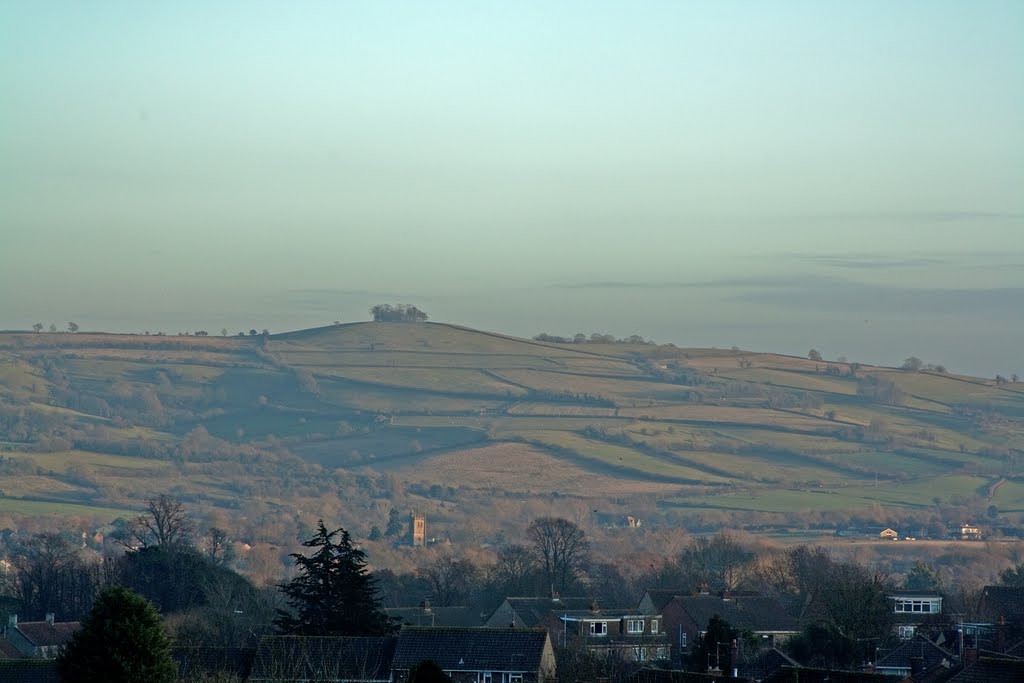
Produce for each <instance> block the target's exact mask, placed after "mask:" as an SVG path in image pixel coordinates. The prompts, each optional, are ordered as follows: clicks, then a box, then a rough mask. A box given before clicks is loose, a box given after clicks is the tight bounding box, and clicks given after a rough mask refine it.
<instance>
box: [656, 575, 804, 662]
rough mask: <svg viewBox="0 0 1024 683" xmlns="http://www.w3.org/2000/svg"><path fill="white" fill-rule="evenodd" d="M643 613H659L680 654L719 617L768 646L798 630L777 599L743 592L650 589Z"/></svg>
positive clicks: (670, 638)
mask: <svg viewBox="0 0 1024 683" xmlns="http://www.w3.org/2000/svg"><path fill="white" fill-rule="evenodd" d="M637 609H638V611H640V612H641V613H647V614H650V613H652V612H653V613H656V614H660V615H661V618H662V622H661V625H662V628H663V630H664V632H665V633H666V636H667V638H668V640H669V641H671V643H672V644H673V646H674V647H675V649H676V652H678V653H679V655H680V656H681V655H682V654H683V653H685V652H686V651H687V650H689V648H690V647H692V645H693V643H694V641H695V639H696V638H699V637H700V636H702V635H703V634H704V632H705V630H707V627H708V622H709V621H710V620H711V618H712V617H714V616H716V615H717V616H718V617H720V618H721V619H724V620H725V621H727V622H728V623H729V625H730V626H731V627H733V628H736V629H739V630H741V631H749V632H751V633H753V634H754V635H756V636H760V638H761V639H762V641H763V643H764V644H765V645H766V646H775V645H778V644H780V643H783V642H785V641H786V640H787V639H789V638H790V637H792V636H794V635H796V634H797V633H799V631H800V629H799V626H798V624H797V621H796V619H794V618H793V617H791V616H789V615H788V614H786V610H785V608H784V607H783V605H782V604H781V603H780V602H779V601H778V600H776V599H775V598H772V597H769V596H764V595H756V594H743V593H733V594H729V593H724V594H721V595H712V594H710V593H701V594H698V595H688V594H685V593H681V592H680V591H677V590H676V591H673V590H648V591H647V592H646V593H645V594H644V596H643V597H642V598H641V599H640V603H639V605H637Z"/></svg>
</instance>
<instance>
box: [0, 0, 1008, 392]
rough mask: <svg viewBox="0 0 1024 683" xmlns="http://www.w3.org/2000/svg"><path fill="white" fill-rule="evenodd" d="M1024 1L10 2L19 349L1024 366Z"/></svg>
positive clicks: (7, 165)
mask: <svg viewBox="0 0 1024 683" xmlns="http://www.w3.org/2000/svg"><path fill="white" fill-rule="evenodd" d="M1022 25H1024V3H1021V2H1014V1H1012V0H982V1H979V2H972V3H932V2H926V1H924V0H907V1H906V2H900V3H892V2H883V1H882V0H864V1H862V2H857V3H838V4H835V5H832V6H829V7H828V8H825V7H823V6H818V5H814V4H810V5H809V4H807V3H799V2H790V1H787V0H783V1H782V2H774V3H760V4H757V3H715V2H690V3H665V2H656V1H650V0H642V1H641V2H637V3H620V2H610V1H608V0H592V1H591V2H588V3H586V5H578V4H574V3H556V4H552V3H540V2H532V1H530V0H526V1H525V2H517V3H492V4H480V5H473V4H466V5H463V4H442V5H428V4H424V3H417V2H409V1H408V0H393V1H392V0H388V1H386V2H376V3H369V4H363V5H358V4H351V3H333V2H323V1H321V0H311V1H310V2H307V3H301V4H300V5H299V6H293V5H290V4H289V5H285V4H283V3H250V2H242V1H241V0H224V1H223V2H219V3H215V4H211V3H197V2H189V1H188V0H186V1H185V2H180V3H174V4H157V3H137V2H126V1H125V0H94V1H93V2H89V3H87V4H76V3H56V4H54V3H5V4H3V5H0V88H2V91H3V92H4V95H5V106H4V109H3V114H2V118H3V121H2V125H0V225H2V226H3V227H2V237H3V239H2V242H3V248H2V249H0V324H3V325H4V326H15V327H22V326H30V325H32V324H33V323H35V322H37V321H38V320H39V318H40V317H43V318H47V320H44V321H42V322H45V324H46V325H49V324H50V322H51V320H52V321H53V322H57V321H61V322H59V323H58V324H59V325H61V326H64V324H66V322H67V321H68V320H75V321H76V322H78V323H79V324H80V325H83V326H85V327H98V328H106V329H114V330H125V331H141V330H144V329H145V328H147V327H149V328H155V327H162V328H163V329H164V331H172V330H173V331H174V332H177V331H184V329H185V328H186V327H187V328H189V329H191V330H193V331H194V330H195V329H204V328H205V329H207V330H208V331H210V330H211V328H215V329H217V330H220V329H221V328H222V327H228V328H229V329H231V328H235V329H240V328H243V327H244V329H245V330H249V329H250V328H252V327H257V328H259V329H262V328H264V327H266V328H268V329H271V330H274V329H286V328H287V329H294V328H299V327H303V326H309V325H311V324H319V323H322V322H324V321H332V320H337V319H341V318H357V317H362V316H364V315H365V311H366V309H367V308H368V307H369V306H371V305H373V304H375V303H378V302H380V301H382V300H383V301H403V300H407V301H409V302H410V303H416V304H417V305H420V306H421V307H423V308H424V309H425V310H426V311H427V312H428V314H430V315H431V316H432V317H434V318H436V319H440V320H449V321H452V322H455V323H457V324H464V325H467V326H470V327H477V328H481V329H497V330H502V331H507V332H508V333H510V334H516V335H519V336H532V335H533V334H537V333H539V332H548V333H551V334H574V333H575V332H576V331H579V330H585V331H586V333H588V334H589V333H590V332H591V331H598V332H608V333H612V334H615V335H616V336H629V335H631V334H641V335H643V336H646V337H651V338H654V339H655V340H658V341H671V342H672V343H675V344H678V345H690V346H719V347H722V348H729V347H731V346H733V345H738V346H746V347H751V348H761V349H771V350H777V351H784V352H787V353H791V354H794V355H798V354H805V353H806V352H807V351H808V350H809V349H811V348H812V347H813V348H816V349H818V350H819V351H821V352H822V353H824V354H825V355H827V356H831V357H835V356H840V355H844V356H847V357H850V358H861V359H864V360H865V362H872V363H876V362H883V363H886V364H891V363H897V364H898V363H899V362H901V360H902V359H903V358H906V357H908V356H911V355H913V356H917V357H920V358H922V359H924V360H926V361H929V362H935V363H942V364H944V365H946V366H947V367H950V368H955V369H957V370H958V371H961V372H966V373H969V374H972V375H976V376H994V375H995V374H996V373H999V374H1004V375H1007V374H1009V373H1013V372H1022V371H1024V352H1022V351H1021V348H1022V346H1024V345H1022V341H1024V316H1022V315H1021V302H1024V193H1022V192H1021V188H1022V187H1024V127H1022V126H1021V121H1024V89H1022V88H1020V87H1010V86H1008V84H1012V83H1018V82H1020V81H1021V78H1022V71H1021V65H1022V64H1024V40H1021V38H1020V30H1019V28H1020V27H1021V26H1022Z"/></svg>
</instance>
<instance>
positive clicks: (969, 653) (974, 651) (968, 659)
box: [964, 647, 978, 666]
mask: <svg viewBox="0 0 1024 683" xmlns="http://www.w3.org/2000/svg"><path fill="white" fill-rule="evenodd" d="M976 661H978V648H976V647H967V648H964V665H965V666H970V665H971V664H974V663H975V662H976Z"/></svg>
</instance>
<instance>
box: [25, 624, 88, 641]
mask: <svg viewBox="0 0 1024 683" xmlns="http://www.w3.org/2000/svg"><path fill="white" fill-rule="evenodd" d="M14 628H17V629H18V631H20V632H21V635H23V636H25V638H27V639H28V641H29V642H30V643H32V644H33V645H35V646H37V647H47V646H51V645H66V644H67V642H68V641H69V640H71V636H73V635H75V631H77V630H78V629H80V628H82V625H81V624H80V623H79V622H77V621H58V622H54V623H52V624H51V623H50V622H48V621H22V622H18V625H17V626H15V627H14Z"/></svg>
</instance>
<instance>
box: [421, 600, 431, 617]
mask: <svg viewBox="0 0 1024 683" xmlns="http://www.w3.org/2000/svg"><path fill="white" fill-rule="evenodd" d="M420 611H421V612H423V613H424V614H431V613H432V612H433V611H434V610H433V609H432V608H431V607H430V600H424V601H423V602H421V603H420Z"/></svg>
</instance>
